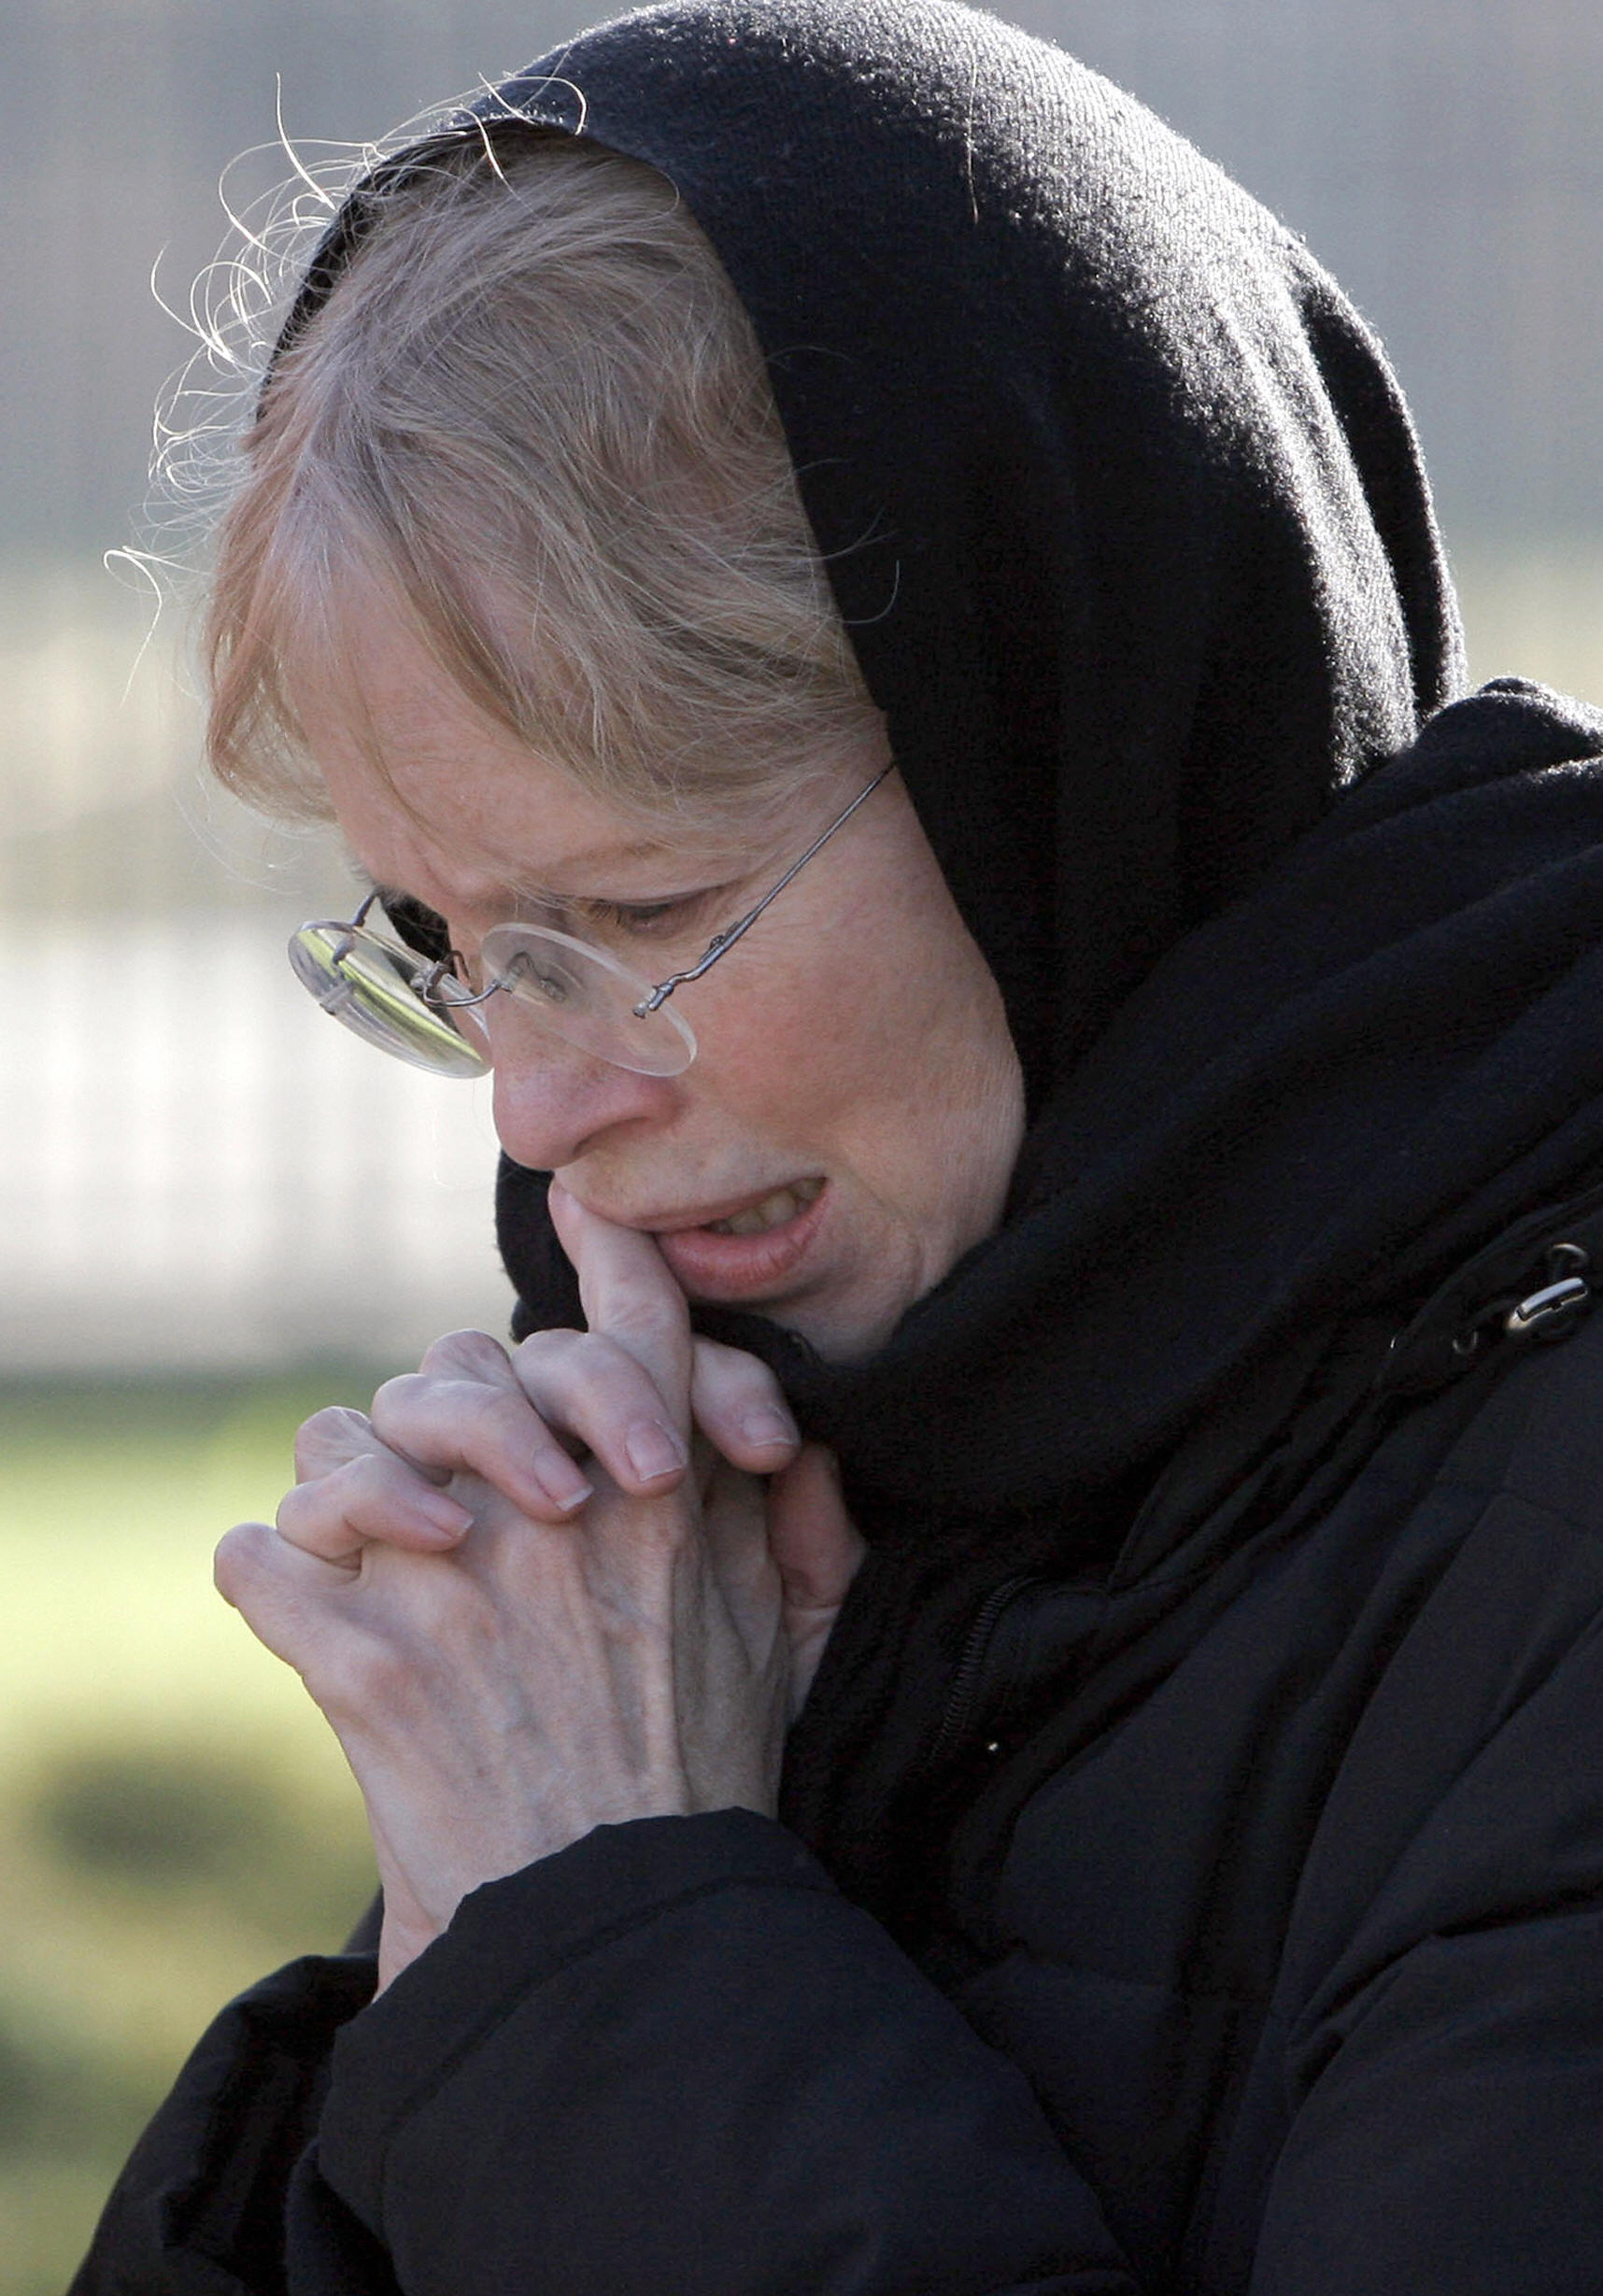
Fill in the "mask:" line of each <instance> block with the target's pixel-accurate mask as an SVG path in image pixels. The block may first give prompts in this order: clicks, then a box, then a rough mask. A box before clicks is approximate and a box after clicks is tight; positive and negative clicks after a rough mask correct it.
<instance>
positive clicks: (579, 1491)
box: [534, 1456, 596, 1515]
mask: <svg viewBox="0 0 1603 2296" xmlns="http://www.w3.org/2000/svg"><path fill="white" fill-rule="evenodd" d="M534 1480H535V1481H536V1482H538V1484H539V1485H540V1488H541V1490H542V1491H544V1492H545V1494H546V1497H547V1498H548V1499H549V1500H550V1501H551V1503H552V1505H553V1506H554V1507H560V1509H562V1511H563V1513H564V1514H569V1515H571V1514H572V1513H573V1512H574V1510H575V1508H578V1507H582V1506H583V1505H584V1503H585V1501H586V1500H587V1499H590V1498H594V1496H595V1492H596V1487H595V1485H594V1483H593V1482H587V1481H585V1478H584V1476H583V1474H582V1473H581V1472H580V1470H579V1468H578V1467H575V1465H574V1462H573V1461H572V1459H567V1458H562V1457H560V1456H559V1457H557V1458H555V1459H542V1460H541V1461H540V1464H539V1465H538V1467H536V1468H535V1469H534Z"/></svg>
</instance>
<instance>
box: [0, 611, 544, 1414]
mask: <svg viewBox="0 0 1603 2296" xmlns="http://www.w3.org/2000/svg"><path fill="white" fill-rule="evenodd" d="M91 594H92V593H91ZM102 596H103V598H104V592H103V593H102ZM5 603H6V602H5V601H3V600H0V612H3V611H4V610H5ZM117 606H118V601H117V600H116V595H115V593H112V594H111V600H110V605H109V607H108V606H106V605H105V604H102V605H98V606H92V607H91V606H84V607H82V608H81V610H80V611H79V612H78V613H77V614H75V615H71V616H68V617H64V616H63V613H62V601H61V600H60V599H59V598H51V599H50V600H49V601H43V602H41V601H38V600H36V599H29V600H27V601H26V602H25V603H24V604H21V605H20V604H19V602H18V599H17V594H16V593H15V592H12V593H11V596H10V600H9V612H8V614H7V616H6V618H7V620H8V622H9V624H10V627H9V629H8V630H7V631H0V639H4V640H5V641H7V642H5V643H3V644H0V666H3V667H4V668H5V669H6V670H7V673H8V675H7V692H8V695H9V701H10V708H9V716H8V722H7V723H5V724H4V725H0V768H3V771H0V907H3V909H4V912H5V914H6V918H7V930H8V936H9V939H10V942H11V951H12V971H11V978H10V994H9V996H8V998H7V1004H8V1008H9V1009H8V1013H7V1023H6V1027H5V1030H4V1035H3V1037H0V1377H4V1376H12V1377H16V1376H26V1375H30V1374H39V1373H47V1374H48V1373H50V1372H83V1371H99V1370H104V1371H120V1372H121V1371H129V1370H134V1371H152V1372H159V1371H163V1370H174V1371H190V1372H192V1371H204V1370H207V1369H211V1368H217V1369H232V1368H245V1367H269V1366H273V1365H277V1364H283V1363H289V1362H294V1361H297V1360H304V1359H305V1358H308V1357H312V1356H339V1357H344V1358H347V1359H360V1360H369V1361H376V1362H387V1361H388V1362H404V1361H406V1360H407V1359H410V1358H415V1357H416V1355H417V1354H418V1352H419V1351H420V1350H421V1349H422V1348H423V1347H424V1346H426V1345H427V1343H428V1341H429V1339H432V1338H433V1337H434V1336H435V1335H436V1334H437V1333H438V1332H440V1331H442V1330H447V1329H450V1328H452V1327H454V1326H457V1325H464V1324H476V1325H482V1326H483V1327H484V1328H486V1329H488V1330H490V1331H494V1332H496V1333H498V1334H499V1333H502V1332H504V1329H505V1326H506V1322H507V1317H508V1313H509V1310H510V1304H511V1302H510V1293H509V1290H508V1286H507V1284H506V1282H505V1279H504V1277H503V1276H502V1274H501V1272H500V1268H499V1265H498V1263H497V1260H496V1256H495V1248H494V1237H493V1232H492V1212H491V1194H492V1188H493V1182H494V1173H495V1138H494V1132H493V1129H492V1127H491V1123H490V1115H489V1085H488V1083H485V1084H461V1083H447V1082H445V1081H442V1080H438V1079H435V1078H433V1077H431V1076H426V1075H423V1074H420V1073H418V1071H416V1070H410V1069H407V1068H405V1067H404V1066H403V1065H402V1063H400V1062H399V1061H395V1060H390V1059H387V1058H385V1056H383V1055H382V1054H380V1053H376V1052H374V1051H372V1050H370V1049H369V1048H368V1047H366V1046H364V1045H362V1043H360V1042H358V1041H357V1040H356V1039H355V1038H354V1037H352V1036H350V1035H349V1034H348V1032H347V1031H346V1030H345V1029H343V1028H339V1027H337V1026H336V1025H335V1024H333V1022H331V1021H330V1020H329V1019H328V1018H327V1017H326V1016H325V1015H323V1014H321V1013H319V1012H318V1010H317V1008H316V1006H315V1005H314V1004H313V1003H312V1001H311V999H309V998H308V997H307V996H306V995H305V991H304V990H302V989H301V988H299V987H298V986H297V985H296V983H295V981H294V978H293V976H292V975H291V971H290V968H289V965H288V963H287V961H286V958H285V955H284V943H285V940H286V938H287V935H288V933H289V931H290V929H291V927H292V926H293V925H295V924H296V923H297V922H299V920H300V918H301V917H303V916H305V915H306V914H313V913H315V914H319V915H327V914H331V913H332V914H342V915H343V914H346V913H347V908H348V905H349V904H350V903H351V902H352V901H353V900H354V898H355V896H354V895H353V894H352V892H351V890H350V886H349V883H348V880H347V879H346V878H345V877H344V873H343V872H342V871H341V870H340V869H339V867H338V866H337V862H336V861H335V860H334V858H333V856H332V855H331V854H330V853H329V852H328V851H327V850H326V849H323V848H321V847H320V846H318V845H315V844H308V843H307V842H306V841H305V839H293V838H285V837H282V836H276V835H275V833H274V832H273V831H271V830H269V829H264V828H262V827H261V826H259V825H256V824H254V823H252V822H251V821H250V820H249V818H248V816H246V815H243V814H242V813H241V812H240V811H239V809H237V808H235V807H234V806H232V805H231V804H229V803H228V802H227V801H220V800H213V801H207V800H206V797H205V795H204V793H202V792H201V791H199V790H198V788H196V787H194V786H193V782H192V765H191V760H192V757H193V753H194V748H195V730H194V727H193V724H192V719H191V716H190V713H188V712H187V711H185V710H184V709H183V708H182V706H181V705H176V704H175V699H174V697H175V693H176V688H175V686H174V684H173V682H172V680H171V678H170V675H169V673H168V671H167V669H166V667H165V665H164V663H163V662H162V661H161V660H159V659H152V660H150V661H149V662H147V664H146V665H145V666H144V667H143V668H141V670H140V671H139V673H137V675H136V676H135V678H134V680H133V683H132V686H129V683H128V680H129V671H130V665H131V663H132V660H133V659H134V653H135V643H136V639H135V637H134V634H133V632H134V630H135V629H136V624H133V625H129V624H123V623H122V621H121V616H120V615H119V614H118V613H117V611H116V610H115V609H116V608H117ZM46 611H48V612H49V615H50V629H49V633H48V638H47V637H45V636H43V635H41V638H40V642H39V643H37V644H30V642H29V641H30V637H31V636H32V634H33V633H32V631H30V629H29V627H28V625H29V624H30V623H31V622H32V621H33V620H34V618H35V612H37V613H40V614H42V613H44V612H46ZM108 622H110V623H111V624H112V625H114V626H113V627H112V628H110V629H108V628H107V623H108ZM180 794H181V798H182V801H181V802H180ZM187 816H188V817H187ZM196 818H198V822H199V827H198V829H197V828H196V827H195V826H193V825H192V824H193V822H194V821H195V819H196ZM208 849H209V850H208Z"/></svg>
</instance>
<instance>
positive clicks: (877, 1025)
mask: <svg viewBox="0 0 1603 2296" xmlns="http://www.w3.org/2000/svg"><path fill="white" fill-rule="evenodd" d="M940 894H941V898H940V900H929V901H926V902H925V903H923V904H921V905H915V906H912V907H899V906H898V904H897V903H896V902H895V901H894V900H891V901H888V902H887V900H885V899H884V898H883V895H882V897H881V898H880V899H879V900H877V901H876V903H875V904H874V907H873V914H874V917H875V920H876V923H875V927H874V928H873V929H872V931H871V930H866V929H865V928H864V927H863V924H862V921H861V913H860V912H858V913H855V914H837V915H835V916H832V917H830V919H828V920H827V921H825V922H824V924H823V925H822V927H821V928H816V929H815V930H814V932H813V933H812V934H811V935H810V936H809V937H807V938H805V939H804V938H803V937H802V934H801V933H800V932H798V931H794V930H793V931H791V932H787V933H784V934H781V933H777V932H776V933H775V934H774V935H773V938H772V940H771V942H770V943H769V945H768V946H767V948H765V949H764V950H763V951H762V953H761V955H762V963H761V966H760V980H759V967H758V966H757V965H755V964H754V965H753V967H752V968H751V971H750V973H749V975H748V979H747V983H746V986H747V987H748V988H749V991H750V993H749V994H748V995H743V996H741V997H738V998H737V997H736V996H735V995H733V994H732V993H731V994H730V995H728V997H727V999H725V1000H724V1002H723V1003H722V1004H721V1006H720V1009H719V1010H718V1011H717V1012H716V1013H714V1012H713V1011H711V1010H710V1009H709V1011H708V1013H707V1015H706V1021H705V1025H704V1028H702V1047H703V1052H702V1062H700V1063H698V1067H699V1068H700V1069H701V1070H702V1083H703V1084H704V1086H705V1088H706V1089H707V1090H708V1091H709V1093H710V1094H711V1095H713V1096H714V1097H715V1098H716V1102H717V1104H718V1107H719V1109H720V1111H721V1112H722V1113H724V1114H725V1115H726V1116H727V1117H728V1118H729V1120H730V1121H731V1123H732V1124H735V1125H738V1126H739V1127H741V1128H742V1129H747V1128H749V1129H751V1130H753V1131H756V1132H759V1133H760V1134H761V1135H762V1136H763V1137H765V1138H767V1139H769V1140H772V1141H779V1142H783V1143H784V1144H785V1145H786V1146H787V1147H788V1148H790V1149H791V1150H793V1151H794V1152H796V1153H797V1154H799V1155H802V1156H803V1157H804V1158H805V1159H806V1160H812V1159H814V1158H816V1160H817V1161H819V1162H820V1163H827V1164H829V1165H830V1166H831V1167H832V1169H834V1170H835V1171H836V1172H837V1173H850V1174H852V1175H853V1176H855V1177H856V1178H858V1180H860V1181H861V1182H862V1183H864V1184H865V1185H866V1186H867V1187H868V1188H869V1189H870V1190H871V1191H872V1193H873V1194H874V1195H876V1196H877V1197H879V1198H881V1199H882V1200H883V1201H885V1202H886V1203H887V1205H888V1206H893V1207H895V1208H897V1209H900V1210H901V1211H903V1212H906V1213H908V1214H909V1215H911V1216H913V1217H915V1218H917V1219H919V1220H921V1221H922V1220H924V1219H925V1218H927V1217H929V1218H933V1219H935V1220H937V1221H938V1222H940V1223H941V1224H942V1225H943V1226H946V1225H952V1226H958V1227H961V1228H963V1229H964V1230H965V1231H967V1230H969V1229H971V1228H972V1226H973V1225H974V1222H975V1220H976V1219H980V1220H981V1221H982V1222H984V1223H985V1224H987V1225H988V1224H989V1223H990V1222H991V1221H993V1220H994V1218H995V1216H996V1214H997V1212H1000V1200H1001V1196H1002V1194H1003V1193H1004V1192H1005V1188H1006V1184H1007V1180H1008V1177H1009V1175H1010V1174H1011V1171H1012V1168H1013V1162H1014V1155H1016V1152H1017V1145H1018V1140H1019V1137H1020V1134H1021V1132H1022V1127H1023V1091H1022V1082H1021V1080H1020V1079H1019V1075H1018V1063H1017V1060H1016V1057H1015V1056H1014V1051H1013V1046H1012V1043H1011V1041H1010V1040H1009V1038H1008V1035H1007V1027H1006V1021H1005V1018H1004V1016H1003V1013H1002V1007H1001V999H1000V995H999V993H998V991H997V988H996V985H995V982H994V981H993V980H992V978H991V975H990V972H989V971H988V970H987V968H986V964H985V961H984V959H983V958H982V957H981V956H980V954H979V951H978V950H977V949H976V948H975V947H974V945H973V943H972V941H971V940H970V938H969V936H968V934H967V932H966V930H965V929H964V928H963V926H962V925H961V923H960V921H959V920H958V917H957V914H956V913H955V911H953V910H952V909H951V907H950V903H949V901H947V900H945V898H944V888H943V887H941V888H940ZM774 922H775V923H776V924H777V923H778V920H777V919H775V920H774ZM749 954H750V955H751V956H752V957H754V958H755V957H757V956H758V952H757V951H756V950H755V949H753V950H751V951H750V952H749ZM734 958H735V952H731V963H732V962H733V961H734ZM727 986H728V988H729V989H730V990H731V992H732V990H733V988H734V986H735V984H734V983H733V982H732V981H731V982H730V983H729V984H727ZM699 1026H700V1024H699ZM692 1073H693V1074H694V1073H695V1071H692ZM969 1240H973V1239H972V1236H971V1237H970V1238H969Z"/></svg>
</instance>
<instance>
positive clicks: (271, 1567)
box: [212, 1523, 350, 1669]
mask: <svg viewBox="0 0 1603 2296" xmlns="http://www.w3.org/2000/svg"><path fill="white" fill-rule="evenodd" d="M212 1581H213V1584H214V1585H215V1586H216V1588H217V1591H218V1593H219V1594H220V1595H221V1596H222V1599H223V1601H224V1602H226V1603H228V1604H230V1605H232V1607H233V1608H234V1609H235V1610H237V1611H238V1612H239V1614H240V1616H241V1618H243V1619H244V1621H245V1623H246V1624H247V1625H248V1627H249V1629H250V1631H251V1633H252V1634H253V1635H254V1636H255V1637H256V1638H257V1640H258V1641H259V1642H262V1643H265V1644H266V1646H267V1648H268V1649H269V1650H270V1651H272V1652H273V1654H274V1656H275V1657H276V1658H281V1659H283V1660H284V1662H285V1664H286V1665H291V1666H295V1667H297V1669H298V1668H299V1667H300V1666H301V1665H302V1663H303V1661H304V1660H305V1642H306V1638H307V1637H306V1611H307V1601H308V1597H309V1598H310V1599H311V1601H312V1602H313V1603H315V1602H316V1600H317V1598H318V1597H319V1596H326V1595H328V1594H331V1593H333V1592H335V1591H337V1590H340V1589H343V1588H347V1587H348V1586H349V1585H350V1575H349V1573H348V1571H347V1570H345V1569H343V1568H342V1567H341V1566H339V1565H338V1564H334V1563H325V1562H322V1561H320V1560H319V1558H318V1557H317V1556H315V1555H310V1554H305V1553H303V1552H301V1550H300V1549H299V1548H296V1547H291V1546H289V1545H287V1544H286V1542H285V1541H284V1540H283V1539H282V1538H279V1536H278V1534H277V1531H276V1530H274V1529H273V1528H272V1526H271V1525H270V1524H266V1523H236V1524H234V1528H233V1529H232V1530H231V1531H227V1532H225V1533H224V1534H223V1537H222V1538H221V1539H220V1541H219V1542H218V1549H217V1553H216V1555H215V1556H214V1558H213V1561H212Z"/></svg>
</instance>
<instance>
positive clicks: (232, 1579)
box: [211, 1523, 273, 1608]
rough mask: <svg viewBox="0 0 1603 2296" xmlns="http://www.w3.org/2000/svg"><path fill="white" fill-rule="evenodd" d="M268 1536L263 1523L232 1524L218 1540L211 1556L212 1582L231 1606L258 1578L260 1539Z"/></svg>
mask: <svg viewBox="0 0 1603 2296" xmlns="http://www.w3.org/2000/svg"><path fill="white" fill-rule="evenodd" d="M272 1537H273V1533H272V1532H271V1531H270V1530H269V1529H268V1527H267V1525H266V1524H264V1523H236V1524H234V1528H233V1529H232V1530H229V1531H224V1533H223V1535H222V1537H221V1538H220V1539H219V1540H218V1542H217V1552H216V1553H215V1554H214V1555H213V1557H212V1566H211V1569H212V1582H213V1584H214V1585H215V1586H216V1588H217V1591H218V1593H219V1594H220V1595H222V1596H223V1598H224V1600H225V1601H228V1602H231V1603H233V1604H234V1606H235V1608H237V1607H238V1603H239V1599H240V1597H241V1595H243V1594H246V1593H247V1592H248V1588H249V1587H250V1585H251V1584H252V1583H253V1582H254V1581H255V1580H257V1579H258V1578H259V1577H260V1575H261V1569H262V1541H263V1540H264V1539H268V1538H272Z"/></svg>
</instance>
